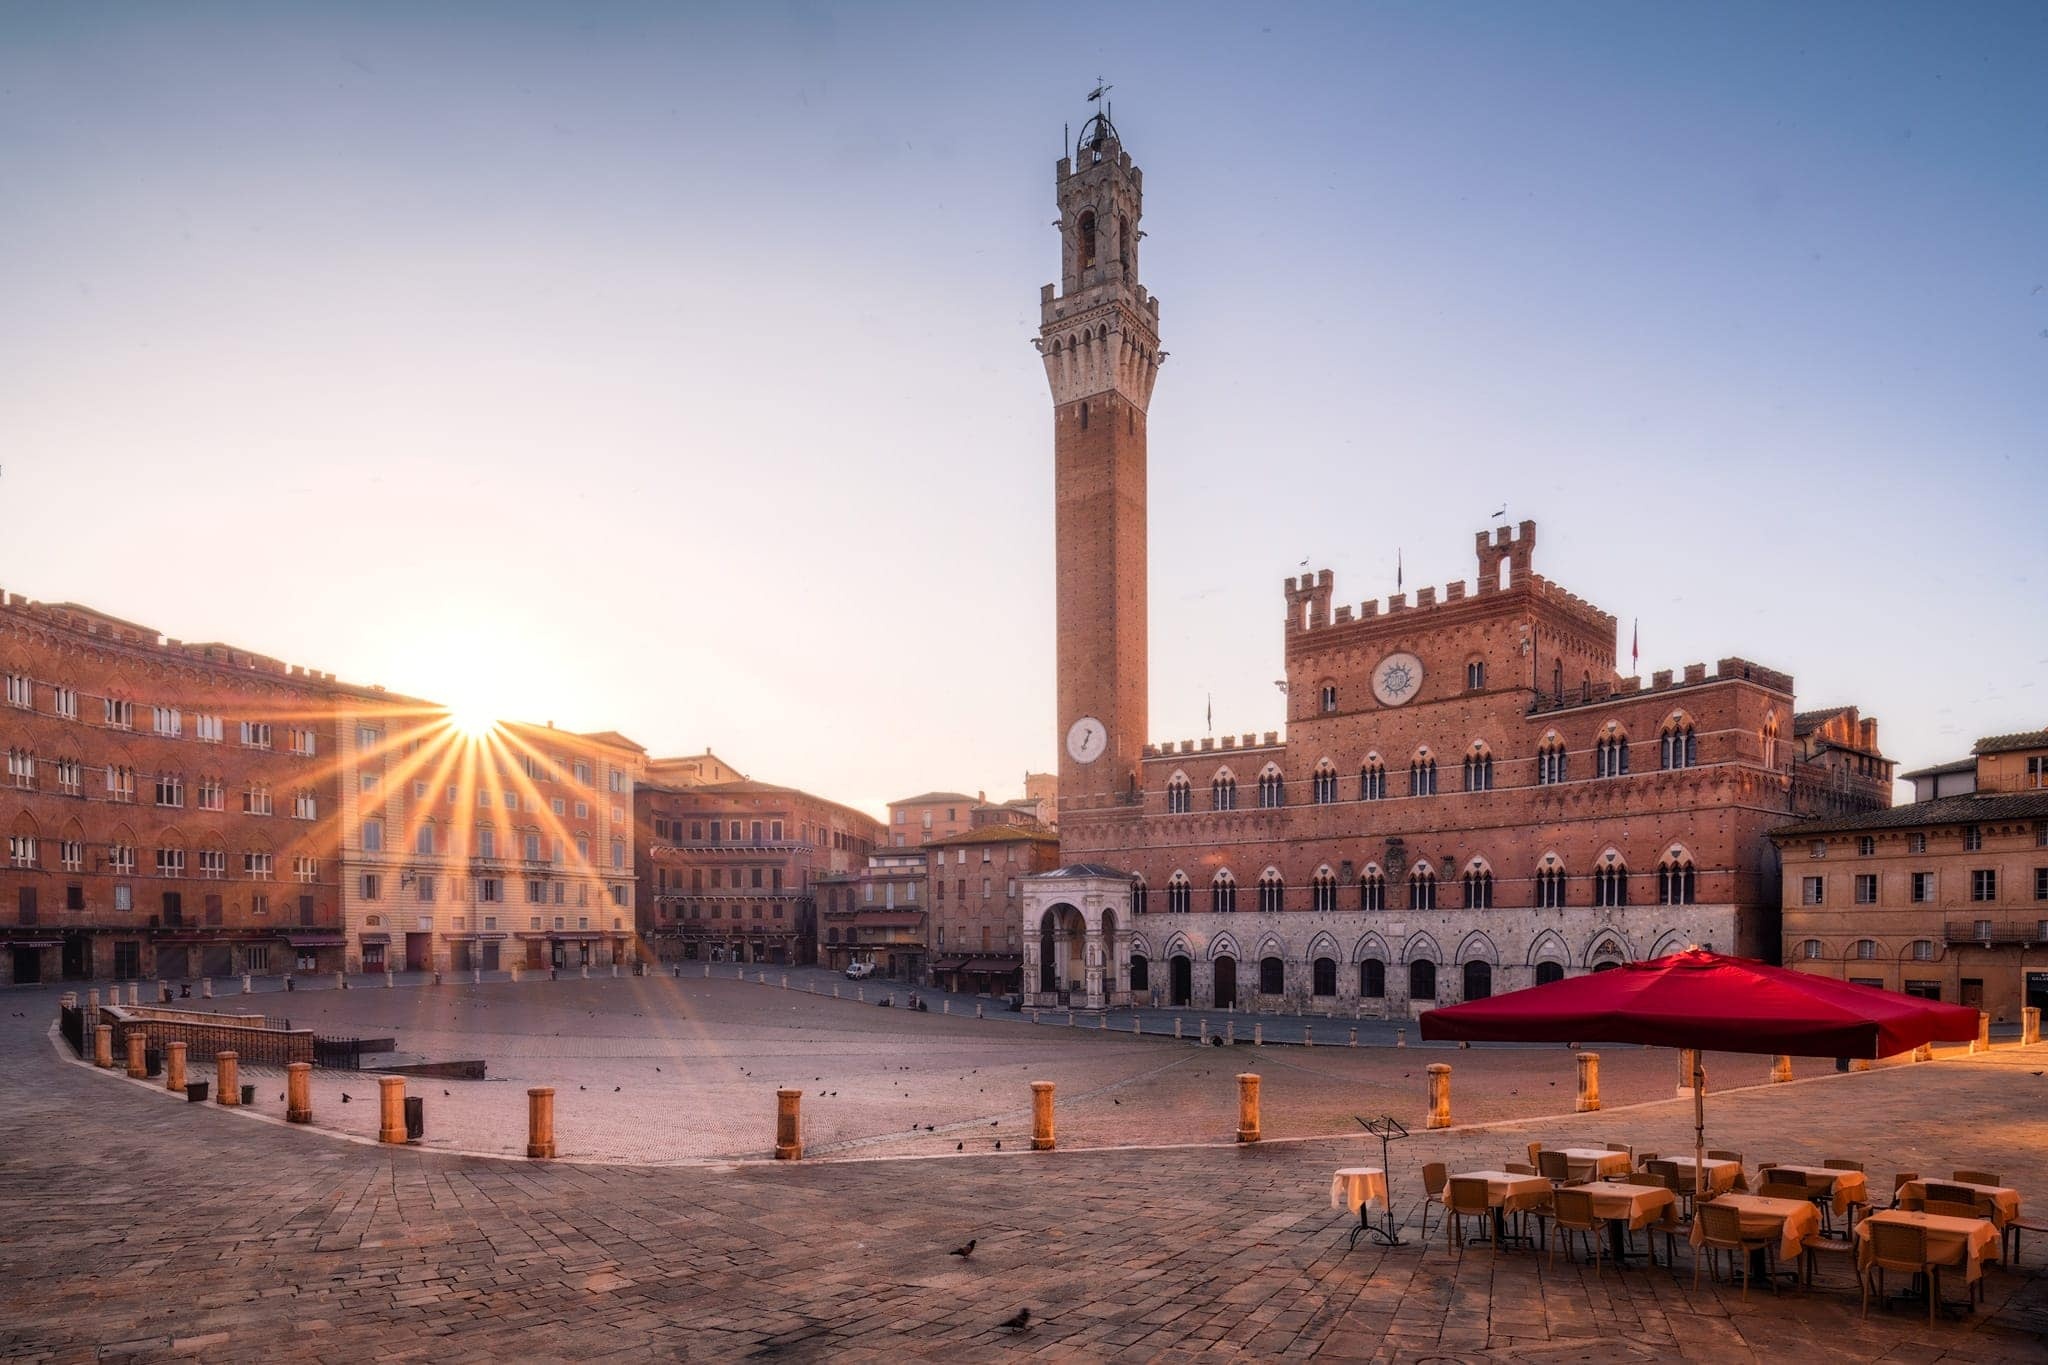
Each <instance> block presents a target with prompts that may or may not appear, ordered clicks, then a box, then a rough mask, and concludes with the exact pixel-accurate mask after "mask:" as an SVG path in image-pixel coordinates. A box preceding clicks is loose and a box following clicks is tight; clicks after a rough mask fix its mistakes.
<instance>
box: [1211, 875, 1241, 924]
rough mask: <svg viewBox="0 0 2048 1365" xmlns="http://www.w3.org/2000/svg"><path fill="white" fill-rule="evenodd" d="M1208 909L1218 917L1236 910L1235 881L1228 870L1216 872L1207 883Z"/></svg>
mask: <svg viewBox="0 0 2048 1365" xmlns="http://www.w3.org/2000/svg"><path fill="white" fill-rule="evenodd" d="M1209 909H1210V910H1211V911H1212V912H1214V913H1215V914H1218V915H1228V914H1232V913H1234V912H1235V911H1236V910H1237V879H1236V878H1235V877H1233V876H1231V875H1230V869H1229V868H1225V869H1223V870H1222V871H1221V872H1218V873H1217V874H1216V875H1215V877H1214V878H1212V879H1211V880H1210V882H1209Z"/></svg>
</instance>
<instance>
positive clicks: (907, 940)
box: [818, 845, 931, 985]
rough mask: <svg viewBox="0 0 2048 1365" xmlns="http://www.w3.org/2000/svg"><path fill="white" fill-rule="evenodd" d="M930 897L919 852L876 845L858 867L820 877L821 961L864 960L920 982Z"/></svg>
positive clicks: (890, 975)
mask: <svg viewBox="0 0 2048 1365" xmlns="http://www.w3.org/2000/svg"><path fill="white" fill-rule="evenodd" d="M930 899H931V898H930V895H929V893H928V890H927V881H926V875H925V855H924V853H923V852H922V851H920V850H912V849H908V848H901V847H897V846H895V845H890V846H888V847H885V848H877V849H875V850H874V851H872V852H871V853H869V854H868V855H867V858H866V860H865V861H864V862H863V864H862V865H861V867H860V868H859V869H858V870H855V871H849V872H846V873H837V874H834V875H833V876H831V877H830V878H826V879H822V880H821V883H820V896H819V908H818V954H819V961H820V962H822V963H823V964H824V965H825V966H828V967H832V968H835V969H843V968H845V967H846V966H848V965H849V964H850V963H852V962H854V961H855V960H859V959H864V960H866V961H870V962H873V963H874V964H875V969H876V971H878V972H879V973H880V974H881V975H882V976H885V977H888V978H889V979H891V980H895V981H907V982H909V983H911V984H912V985H922V984H923V983H924V982H925V980H926V976H925V963H926V961H927V959H928V956H929V954H928V950H927V948H926V946H925V944H926V936H927V934H928V932H929V931H928V920H927V918H926V913H925V911H926V907H927V905H928V904H929V903H930Z"/></svg>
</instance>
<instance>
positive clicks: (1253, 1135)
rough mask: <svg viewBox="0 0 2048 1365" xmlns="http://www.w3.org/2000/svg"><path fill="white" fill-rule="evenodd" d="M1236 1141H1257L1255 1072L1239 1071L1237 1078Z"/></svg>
mask: <svg viewBox="0 0 2048 1365" xmlns="http://www.w3.org/2000/svg"><path fill="white" fill-rule="evenodd" d="M1237 1140H1238V1141H1239V1142H1257V1141H1258V1140H1259V1076H1258V1073H1257V1072H1255V1071H1241V1072H1239V1073H1238V1076H1237Z"/></svg>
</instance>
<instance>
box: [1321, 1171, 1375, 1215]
mask: <svg viewBox="0 0 2048 1365" xmlns="http://www.w3.org/2000/svg"><path fill="white" fill-rule="evenodd" d="M1386 1206H1387V1173H1386V1172H1385V1171H1384V1170H1382V1169H1380V1168H1379V1167H1378V1166H1346V1167H1345V1168H1344V1169H1343V1170H1341V1171H1339V1172H1337V1174H1335V1175H1333V1176H1331V1177H1330V1207H1331V1208H1333V1209H1348V1210H1349V1211H1350V1212H1352V1213H1355V1214H1357V1215H1358V1225H1359V1226H1360V1227H1364V1226H1366V1219H1365V1211H1366V1210H1367V1209H1370V1208H1382V1209H1383V1208H1385V1207H1386Z"/></svg>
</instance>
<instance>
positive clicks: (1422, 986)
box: [1408, 960, 1436, 1000]
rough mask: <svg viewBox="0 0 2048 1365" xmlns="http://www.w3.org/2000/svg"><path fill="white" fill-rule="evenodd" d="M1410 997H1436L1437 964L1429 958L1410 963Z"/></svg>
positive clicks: (1419, 998) (1428, 998)
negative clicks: (1428, 959)
mask: <svg viewBox="0 0 2048 1365" xmlns="http://www.w3.org/2000/svg"><path fill="white" fill-rule="evenodd" d="M1408 998H1409V999H1410V1000H1435V999H1436V964H1435V963H1434V962H1430V961H1427V960H1422V961H1416V962H1411V963H1409V964H1408Z"/></svg>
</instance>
